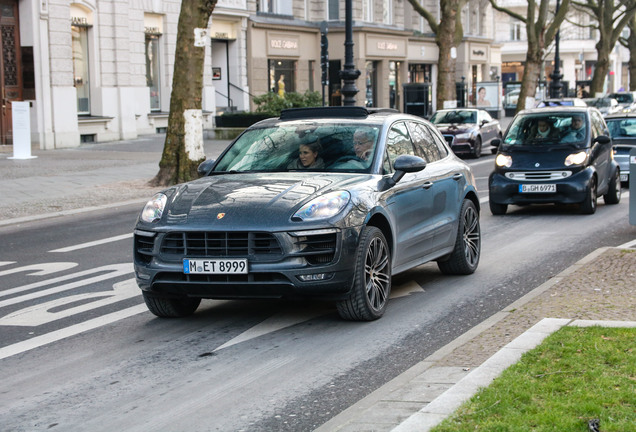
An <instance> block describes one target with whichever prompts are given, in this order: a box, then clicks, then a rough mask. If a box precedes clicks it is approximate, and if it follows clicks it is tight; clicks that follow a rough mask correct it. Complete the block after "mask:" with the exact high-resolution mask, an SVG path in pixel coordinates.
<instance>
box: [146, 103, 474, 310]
mask: <svg viewBox="0 0 636 432" xmlns="http://www.w3.org/2000/svg"><path fill="white" fill-rule="evenodd" d="M312 157H313V159H312ZM199 172H200V174H201V175H202V177H201V178H199V179H198V180H194V181H191V182H188V183H185V184H180V185H176V186H173V187H169V188H167V189H165V190H164V191H162V192H160V193H158V194H156V195H155V196H154V197H153V198H152V199H151V200H150V201H148V203H147V204H146V206H145V207H144V209H143V210H142V212H141V214H140V215H139V218H138V220H137V224H136V226H135V229H134V268H135V275H136V279H137V283H138V285H139V287H140V288H141V290H142V294H143V297H144V300H145V302H146V305H147V306H148V309H149V310H150V311H151V312H152V313H153V314H155V315H157V316H160V317H180V316H185V315H190V314H192V313H194V312H195V310H196V309H197V307H198V306H199V303H200V301H201V299H202V298H216V299H240V298H270V299H272V298H282V297H300V298H320V299H327V300H333V301H335V302H336V306H337V310H338V312H339V314H340V316H341V317H342V318H344V319H347V320H362V321H366V320H373V319H377V318H379V317H381V316H382V315H383V313H384V311H385V308H386V305H387V301H388V298H389V295H390V291H391V276H392V275H395V274H398V273H401V272H404V271H406V270H408V269H411V268H413V267H416V266H419V265H421V264H423V263H425V262H428V261H432V260H434V261H437V265H438V267H439V269H440V270H441V271H442V273H446V274H470V273H473V272H474V271H475V270H476V269H477V265H478V263H479V257H480V248H481V232H480V224H479V211H480V206H479V199H478V196H477V192H476V186H475V180H474V177H473V174H472V172H471V169H470V167H469V166H468V165H467V164H466V163H465V162H464V161H462V160H461V159H459V158H457V157H456V156H455V155H454V154H453V153H452V152H451V150H450V148H449V147H448V145H447V144H446V142H445V141H444V139H443V138H442V136H441V134H440V133H439V132H438V131H437V129H436V128H435V127H434V126H433V125H432V124H431V123H430V122H428V121H426V120H423V119H421V118H419V117H415V116H411V115H407V114H401V113H399V112H397V111H395V110H373V109H366V108H363V107H326V108H300V109H291V110H284V111H283V112H282V113H281V116H280V118H276V119H268V120H264V121H261V122H259V123H257V124H255V125H253V126H251V127H249V128H248V129H246V130H245V131H244V132H243V133H242V134H241V135H240V136H239V137H238V138H236V139H235V140H234V141H233V142H232V143H231V144H230V145H229V147H228V148H227V149H226V150H225V151H224V152H223V153H222V154H221V155H220V156H219V158H218V159H217V160H215V161H214V160H207V161H204V162H203V163H202V164H201V165H200V166H199Z"/></svg>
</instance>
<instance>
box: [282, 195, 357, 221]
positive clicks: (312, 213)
mask: <svg viewBox="0 0 636 432" xmlns="http://www.w3.org/2000/svg"><path fill="white" fill-rule="evenodd" d="M350 199H351V195H349V192H345V191H340V192H330V193H328V194H325V195H323V196H320V197H318V198H314V199H312V200H311V201H309V202H308V203H307V204H305V205H304V206H302V207H301V208H300V209H299V210H298V211H297V212H296V213H295V214H294V216H293V217H294V218H298V219H301V220H303V221H316V220H321V219H329V218H330V217H333V216H335V215H337V214H338V213H340V212H341V211H342V210H343V209H344V208H345V207H346V205H347V204H348V203H349V200H350Z"/></svg>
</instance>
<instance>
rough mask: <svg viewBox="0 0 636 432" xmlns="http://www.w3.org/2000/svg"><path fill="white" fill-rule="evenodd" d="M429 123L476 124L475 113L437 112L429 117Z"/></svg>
mask: <svg viewBox="0 0 636 432" xmlns="http://www.w3.org/2000/svg"><path fill="white" fill-rule="evenodd" d="M431 123H433V124H442V123H457V124H464V123H473V124H475V123H477V112H475V111H469V110H450V111H438V112H436V113H435V114H433V117H431Z"/></svg>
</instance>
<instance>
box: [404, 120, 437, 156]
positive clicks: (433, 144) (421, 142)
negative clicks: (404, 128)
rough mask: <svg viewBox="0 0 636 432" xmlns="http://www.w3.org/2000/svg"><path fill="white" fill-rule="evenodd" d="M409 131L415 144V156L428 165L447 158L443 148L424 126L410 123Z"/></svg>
mask: <svg viewBox="0 0 636 432" xmlns="http://www.w3.org/2000/svg"><path fill="white" fill-rule="evenodd" d="M409 130H410V131H411V137H412V138H413V144H415V154H416V155H417V156H419V157H421V158H422V159H424V160H425V161H426V162H427V163H431V162H435V161H437V160H440V159H442V158H444V157H445V156H446V152H445V151H443V147H442V148H440V147H439V144H438V142H437V141H436V140H435V138H434V136H433V135H432V134H431V131H430V130H429V129H428V128H427V127H426V126H425V125H423V124H421V123H416V122H409Z"/></svg>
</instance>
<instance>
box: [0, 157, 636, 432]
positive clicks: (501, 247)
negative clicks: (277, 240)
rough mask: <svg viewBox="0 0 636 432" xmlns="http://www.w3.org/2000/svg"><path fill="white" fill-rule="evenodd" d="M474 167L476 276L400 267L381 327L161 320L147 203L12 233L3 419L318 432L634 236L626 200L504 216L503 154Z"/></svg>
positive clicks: (1, 316)
mask: <svg viewBox="0 0 636 432" xmlns="http://www.w3.org/2000/svg"><path fill="white" fill-rule="evenodd" d="M469 162H470V163H471V165H473V167H474V172H475V176H476V178H477V180H478V183H479V187H480V189H481V191H483V192H482V194H481V198H482V201H483V204H482V206H483V207H482V217H481V224H482V236H483V237H482V240H483V243H482V259H481V263H480V267H479V269H478V271H477V272H476V273H475V274H474V275H471V276H464V277H448V276H443V275H441V273H440V272H439V271H438V270H437V267H436V265H435V264H426V265H423V266H421V267H418V268H417V269H415V270H412V271H409V272H406V273H404V274H401V275H399V276H396V277H395V278H394V281H393V284H394V285H393V287H394V288H393V298H392V300H391V301H390V303H389V307H388V310H387V313H386V315H385V316H384V317H383V318H382V319H381V320H378V321H375V322H370V323H351V322H344V321H342V320H340V319H339V318H338V316H337V314H336V312H335V309H334V307H333V305H332V304H329V303H307V302H305V303H303V302H285V301H272V302H265V301H204V302H203V303H202V305H201V307H200V308H199V310H198V311H197V313H196V314H195V315H194V316H192V317H189V318H186V319H179V320H166V319H158V318H156V317H154V316H153V315H151V314H150V313H149V312H147V311H146V309H145V306H144V305H143V301H142V300H141V296H140V295H139V292H138V289H137V288H136V286H135V285H134V281H133V280H132V265H131V259H132V237H131V235H130V233H131V230H132V226H133V224H134V220H135V217H136V215H137V212H138V211H139V208H136V206H127V207H123V208H116V209H112V210H109V211H100V212H93V213H83V214H77V215H70V216H64V217H59V218H55V219H50V220H45V221H38V222H35V223H26V224H21V225H20V226H6V227H0V238H2V244H3V246H4V247H3V248H2V250H0V329H1V332H0V380H1V382H2V383H3V385H2V391H0V424H1V425H2V427H1V428H2V429H4V430H11V431H37V430H60V431H74V430H86V431H88V430H90V431H98V430H127V431H136V430H139V431H146V430H153V431H161V430H165V431H173V430H189V431H234V430H236V431H239V430H245V431H272V430H288V431H310V430H313V429H314V428H316V427H318V426H320V425H321V424H323V423H324V422H325V421H327V420H329V419H330V418H332V417H334V416H335V415H336V414H338V413H339V412H340V411H342V410H343V409H345V408H347V407H348V406H350V405H352V404H353V403H355V402H356V401H358V400H360V399H361V398H363V397H364V396H366V395H367V394H369V393H370V392H372V391H373V390H375V389H376V388H378V387H380V386H382V385H383V384H384V383H386V382H387V381H389V380H391V379H392V378H394V377H395V376H397V375H398V374H400V373H401V372H403V371H405V370H407V369H408V368H409V367H411V366H412V365H414V364H416V363H417V362H419V361H421V360H422V359H424V358H426V357H427V356H428V355H430V354H431V353H433V352H434V351H435V350H437V349H439V348H440V347H442V346H444V345H445V344H447V343H448V342H450V341H451V340H453V339H454V338H456V337H457V336H459V335H461V334H462V333H464V332H465V331H467V330H468V329H470V328H471V327H473V326H475V325H476V324H478V323H480V322H482V321H483V320H484V319H486V318H488V317H489V316H491V315H492V314H494V313H495V312H498V311H499V310H501V309H502V308H503V307H505V306H507V305H509V304H510V303H512V302H513V301H514V300H515V299H517V298H519V297H520V296H522V295H523V294H525V293H527V292H528V291H530V290H532V289H533V288H535V287H536V286H538V285H540V284H541V283H543V282H545V281H546V280H548V279H549V278H550V277H551V276H553V275H554V274H557V273H559V272H560V271H562V270H563V269H565V268H566V267H568V266H569V265H571V264H573V263H574V262H576V261H578V260H579V259H581V258H582V257H584V256H586V255H587V254H589V253H590V252H592V251H593V250H595V249H597V248H599V247H602V246H617V245H619V244H622V243H624V242H626V241H628V240H632V238H631V237H630V236H631V233H632V232H633V230H632V228H631V227H630V225H629V223H628V203H627V197H626V196H624V197H623V201H622V202H621V203H620V204H619V205H615V206H606V205H604V204H603V202H602V199H601V200H600V201H599V207H598V210H597V212H596V214H594V215H589V216H583V215H579V214H578V213H577V211H576V209H575V208H573V207H567V206H564V207H557V206H533V207H513V208H511V209H510V211H509V214H507V215H506V216H503V217H501V216H499V217H494V216H491V215H490V212H489V211H488V205H487V202H486V199H487V193H486V191H487V188H486V182H487V175H488V173H489V172H490V170H491V168H492V156H486V150H485V153H484V158H482V159H479V160H471V161H469ZM15 269H18V270H15ZM34 323H37V325H33V324H34Z"/></svg>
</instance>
